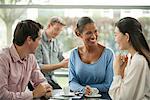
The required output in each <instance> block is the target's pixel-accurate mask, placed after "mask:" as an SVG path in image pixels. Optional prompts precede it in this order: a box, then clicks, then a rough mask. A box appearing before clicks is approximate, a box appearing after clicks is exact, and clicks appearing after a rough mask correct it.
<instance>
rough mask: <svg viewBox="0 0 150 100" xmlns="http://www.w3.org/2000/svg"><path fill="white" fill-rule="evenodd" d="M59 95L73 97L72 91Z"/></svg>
mask: <svg viewBox="0 0 150 100" xmlns="http://www.w3.org/2000/svg"><path fill="white" fill-rule="evenodd" d="M61 96H64V97H74V96H75V94H74V93H69V94H62V95H61Z"/></svg>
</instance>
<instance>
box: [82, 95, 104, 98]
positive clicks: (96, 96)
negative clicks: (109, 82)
mask: <svg viewBox="0 0 150 100" xmlns="http://www.w3.org/2000/svg"><path fill="white" fill-rule="evenodd" d="M85 97H88V98H99V97H101V94H95V95H85Z"/></svg>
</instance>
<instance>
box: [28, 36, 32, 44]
mask: <svg viewBox="0 0 150 100" xmlns="http://www.w3.org/2000/svg"><path fill="white" fill-rule="evenodd" d="M32 41H33V40H32V38H31V36H28V37H27V42H28V44H29V45H30V44H31V42H32Z"/></svg>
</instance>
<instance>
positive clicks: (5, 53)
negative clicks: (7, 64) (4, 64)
mask: <svg viewBox="0 0 150 100" xmlns="http://www.w3.org/2000/svg"><path fill="white" fill-rule="evenodd" d="M10 58H11V55H10V48H9V47H7V48H3V49H1V50H0V59H1V60H8V59H10Z"/></svg>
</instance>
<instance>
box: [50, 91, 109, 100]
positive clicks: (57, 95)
mask: <svg viewBox="0 0 150 100" xmlns="http://www.w3.org/2000/svg"><path fill="white" fill-rule="evenodd" d="M81 99H82V100H106V99H101V98H100V97H85V96H83V94H79V95H75V94H74V93H71V95H64V93H63V90H61V89H55V90H53V92H52V97H50V99H49V100H81Z"/></svg>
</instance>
